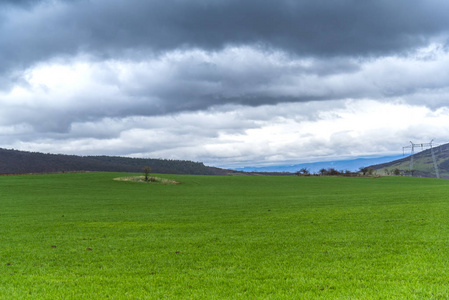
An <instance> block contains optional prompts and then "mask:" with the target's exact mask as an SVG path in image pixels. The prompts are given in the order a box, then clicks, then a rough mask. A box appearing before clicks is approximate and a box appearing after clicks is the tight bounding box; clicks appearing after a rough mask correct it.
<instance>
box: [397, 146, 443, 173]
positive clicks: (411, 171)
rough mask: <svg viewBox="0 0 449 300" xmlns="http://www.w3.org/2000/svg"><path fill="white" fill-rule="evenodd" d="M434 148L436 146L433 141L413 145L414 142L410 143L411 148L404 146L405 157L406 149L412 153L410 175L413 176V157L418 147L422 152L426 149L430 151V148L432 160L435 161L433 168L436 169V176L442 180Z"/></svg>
mask: <svg viewBox="0 0 449 300" xmlns="http://www.w3.org/2000/svg"><path fill="white" fill-rule="evenodd" d="M433 146H435V145H434V144H433V139H432V140H431V141H430V143H413V142H412V141H410V145H409V146H404V147H402V154H403V155H405V149H411V151H410V153H411V155H410V173H411V174H412V176H413V171H414V170H413V157H414V154H415V148H416V147H421V151H423V150H424V148H426V149H428V148H430V152H431V153H432V160H433V166H434V168H435V174H436V177H437V178H440V173H439V172H438V165H437V161H436V159H435V153H434V151H433Z"/></svg>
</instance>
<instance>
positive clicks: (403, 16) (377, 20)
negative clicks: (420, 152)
mask: <svg viewBox="0 0 449 300" xmlns="http://www.w3.org/2000/svg"><path fill="white" fill-rule="evenodd" d="M448 11H449V2H448V1H446V0H414V1H413V3H412V2H410V1H409V0H395V1H390V0H366V1H360V0H333V1H323V0H276V1H274V0H273V1H268V0H257V1H256V0H245V1H240V0H239V1H238V0H41V1H39V0H34V1H33V0H9V1H8V0H2V1H1V2H0V147H1V148H8V149H18V150H26V151H37V152H44V153H63V154H76V155H117V156H130V157H149V158H163V159H181V160H192V161H200V162H204V163H205V164H206V165H211V166H218V167H224V168H236V167H244V166H265V165H281V164H291V163H304V162H313V161H325V160H333V159H347V158H355V157H364V156H386V155H392V154H398V153H402V147H403V146H407V145H408V144H409V143H410V141H413V142H414V143H423V142H426V143H428V142H430V141H431V140H432V139H433V140H434V142H435V143H446V142H448V141H449V18H447V12H448Z"/></svg>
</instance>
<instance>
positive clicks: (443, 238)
mask: <svg viewBox="0 0 449 300" xmlns="http://www.w3.org/2000/svg"><path fill="white" fill-rule="evenodd" d="M130 175H132V174H123V173H76V174H72V173H66V174H54V175H53V174H51V175H17V176H0V299H105V298H111V299H448V298H449V203H448V201H449V197H448V196H449V181H448V180H438V179H426V178H410V177H380V178H361V177H360V178H359V177H357V178H343V177H294V176H278V177H273V176H254V177H250V176H227V177H224V176H181V175H156V176H158V177H162V178H166V179H170V180H175V181H179V182H182V183H183V184H171V183H170V182H162V183H160V182H159V183H140V182H133V181H117V180H113V179H114V178H116V177H124V176H130ZM136 175H141V174H136Z"/></svg>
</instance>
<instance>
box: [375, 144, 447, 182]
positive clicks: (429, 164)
mask: <svg viewBox="0 0 449 300" xmlns="http://www.w3.org/2000/svg"><path fill="white" fill-rule="evenodd" d="M433 152H434V155H435V161H436V163H437V167H438V171H439V174H440V177H441V178H449V144H444V145H441V146H438V147H434V148H433ZM410 161H411V155H408V156H406V157H404V158H402V159H399V160H395V161H392V162H389V163H384V164H379V165H374V166H371V167H372V168H373V169H374V170H375V171H376V173H377V174H381V175H384V174H394V171H395V170H396V169H397V170H399V171H400V173H401V174H402V175H412V173H413V176H419V177H436V171H435V167H434V163H433V158H432V152H431V149H427V150H424V151H421V152H419V153H416V154H414V155H413V170H412V172H411V169H410V166H411V164H410Z"/></svg>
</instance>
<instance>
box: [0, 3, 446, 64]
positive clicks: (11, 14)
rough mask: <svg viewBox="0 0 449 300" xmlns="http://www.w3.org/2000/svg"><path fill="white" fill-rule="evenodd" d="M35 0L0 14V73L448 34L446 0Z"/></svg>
mask: <svg viewBox="0 0 449 300" xmlns="http://www.w3.org/2000/svg"><path fill="white" fill-rule="evenodd" d="M22 2H23V3H26V4H27V5H28V6H29V5H30V2H29V1H22ZM33 3H35V4H34V6H33V7H32V8H28V9H26V10H24V9H20V8H16V9H13V10H11V9H10V10H6V12H5V11H3V12H2V13H0V14H1V17H2V19H3V21H2V22H1V23H0V48H1V49H2V59H1V60H0V67H1V68H2V69H5V68H12V67H17V66H19V65H22V66H27V65H28V64H30V63H33V62H35V61H39V60H45V59H47V58H48V57H52V56H61V55H73V54H76V53H80V52H88V53H92V54H94V55H97V56H99V57H105V56H106V57H111V56H114V55H118V54H120V55H127V54H128V55H129V53H130V52H129V51H131V52H132V53H134V54H135V53H136V50H138V49H142V50H150V51H153V52H154V51H155V53H160V52H165V51H169V50H173V49H187V48H192V47H194V48H200V49H205V50H220V49H223V48H224V47H227V46H229V45H260V46H265V47H268V48H275V49H282V50H284V51H286V52H288V53H291V54H293V55H306V56H317V55H318V56H354V55H355V56H371V55H384V54H391V53H397V52H398V51H399V52H401V51H408V50H410V49H413V48H415V47H419V46H423V45H425V44H426V43H428V42H429V40H431V39H432V38H437V37H439V36H441V35H443V36H444V37H447V34H448V27H449V26H448V25H449V19H448V18H447V16H446V11H448V9H449V3H448V2H447V1H438V0H432V1H423V0H420V1H415V2H414V3H413V5H411V4H410V2H409V1H406V0H400V1H379V0H376V1H374V0H370V1H362V2H361V1H355V0H352V1H342V0H338V1H326V2H323V1H290V0H281V1H268V0H265V1H260V0H257V1H256V0H248V1H243V2H242V1H237V0H227V1H218V0H216V1H207V2H204V1H199V0H198V1H197V0H193V1H176V2H173V1H165V0H164V1H162V0H155V1H141V0H133V1H130V0H126V1H125V0H116V1H109V0H108V1H106V0H96V1H82V0H80V1H51V2H47V1H37V2H33ZM36 3H37V4H36ZM3 5H4V4H3Z"/></svg>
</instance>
